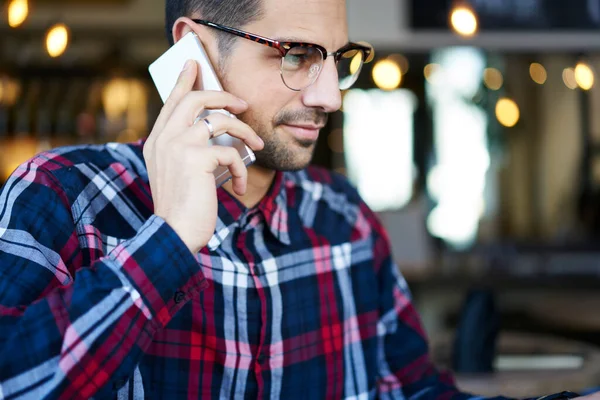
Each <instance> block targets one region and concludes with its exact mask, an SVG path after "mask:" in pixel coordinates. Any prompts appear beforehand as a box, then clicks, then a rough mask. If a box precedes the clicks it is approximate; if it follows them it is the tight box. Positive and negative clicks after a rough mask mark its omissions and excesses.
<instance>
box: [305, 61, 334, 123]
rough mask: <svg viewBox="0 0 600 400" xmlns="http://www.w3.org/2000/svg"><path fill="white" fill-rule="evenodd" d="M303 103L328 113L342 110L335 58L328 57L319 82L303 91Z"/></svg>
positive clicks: (318, 79)
mask: <svg viewBox="0 0 600 400" xmlns="http://www.w3.org/2000/svg"><path fill="white" fill-rule="evenodd" d="M302 102H303V103H304V105H305V106H306V107H314V108H320V109H322V110H323V111H325V112H327V113H332V112H334V111H337V110H339V109H340V107H341V106H342V94H341V92H340V88H339V82H338V72H337V68H336V65H335V60H334V59H333V57H327V59H326V60H325V62H324V63H323V66H322V70H321V73H320V74H319V77H318V78H317V80H316V81H315V82H314V83H313V84H312V85H310V86H308V87H307V88H306V89H304V90H303V91H302Z"/></svg>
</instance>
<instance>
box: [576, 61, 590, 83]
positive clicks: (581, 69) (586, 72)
mask: <svg viewBox="0 0 600 400" xmlns="http://www.w3.org/2000/svg"><path fill="white" fill-rule="evenodd" d="M575 82H577V85H578V86H579V87H580V88H582V89H583V90H590V89H591V88H592V87H593V86H594V71H592V68H591V67H590V66H589V65H588V64H586V63H583V62H580V63H578V64H577V65H576V66H575Z"/></svg>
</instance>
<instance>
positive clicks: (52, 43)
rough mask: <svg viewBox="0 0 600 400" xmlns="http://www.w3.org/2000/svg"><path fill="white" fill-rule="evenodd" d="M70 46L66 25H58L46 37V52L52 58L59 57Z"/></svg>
mask: <svg viewBox="0 0 600 400" xmlns="http://www.w3.org/2000/svg"><path fill="white" fill-rule="evenodd" d="M68 45H69V30H68V29H67V26H66V25H65V24H56V25H54V26H53V27H52V28H50V29H49V30H48V34H47V35H46V50H47V51H48V54H49V55H50V57H59V56H61V55H62V54H63V53H64V52H65V50H67V46H68Z"/></svg>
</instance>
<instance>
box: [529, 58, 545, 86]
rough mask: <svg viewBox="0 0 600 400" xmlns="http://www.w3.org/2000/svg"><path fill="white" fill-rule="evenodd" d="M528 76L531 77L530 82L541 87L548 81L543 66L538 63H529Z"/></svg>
mask: <svg viewBox="0 0 600 400" xmlns="http://www.w3.org/2000/svg"><path fill="white" fill-rule="evenodd" d="M529 76H531V80H533V81H534V82H535V83H537V84H538V85H543V84H544V83H546V80H547V79H548V73H547V72H546V68H544V66H543V65H542V64H539V63H531V65H530V66H529Z"/></svg>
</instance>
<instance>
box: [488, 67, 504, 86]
mask: <svg viewBox="0 0 600 400" xmlns="http://www.w3.org/2000/svg"><path fill="white" fill-rule="evenodd" d="M483 83H484V84H485V86H486V87H487V88H488V89H490V90H499V89H500V88H501V87H502V84H503V83H504V78H503V77H502V72H500V71H499V70H497V69H496V68H486V69H485V70H484V71H483Z"/></svg>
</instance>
